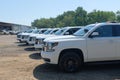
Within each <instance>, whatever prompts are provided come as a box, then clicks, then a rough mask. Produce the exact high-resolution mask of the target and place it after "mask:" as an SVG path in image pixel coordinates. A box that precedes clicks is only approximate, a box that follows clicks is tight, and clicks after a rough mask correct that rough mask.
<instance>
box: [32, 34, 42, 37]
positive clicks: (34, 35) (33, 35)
mask: <svg viewBox="0 0 120 80" xmlns="http://www.w3.org/2000/svg"><path fill="white" fill-rule="evenodd" d="M38 35H40V34H31V35H30V37H36V36H38Z"/></svg>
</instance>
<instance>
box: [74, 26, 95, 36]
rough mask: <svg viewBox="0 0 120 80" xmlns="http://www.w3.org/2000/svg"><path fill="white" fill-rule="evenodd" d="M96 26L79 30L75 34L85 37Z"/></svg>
mask: <svg viewBox="0 0 120 80" xmlns="http://www.w3.org/2000/svg"><path fill="white" fill-rule="evenodd" d="M94 26H95V24H92V25H87V26H86V27H84V28H82V29H80V30H78V31H77V32H75V33H74V35H75V36H84V35H85V34H86V33H87V32H88V31H90V30H91V29H92V28H93V27H94Z"/></svg>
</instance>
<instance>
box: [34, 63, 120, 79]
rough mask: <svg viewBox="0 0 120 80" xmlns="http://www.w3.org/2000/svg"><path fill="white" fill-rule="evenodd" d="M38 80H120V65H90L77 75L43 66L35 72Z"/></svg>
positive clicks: (51, 66) (53, 66)
mask: <svg viewBox="0 0 120 80" xmlns="http://www.w3.org/2000/svg"><path fill="white" fill-rule="evenodd" d="M33 75H34V77H35V78H36V79H38V80H120V63H119V64H97V65H96V64H89V65H85V66H84V68H83V69H82V70H81V71H79V72H76V73H65V72H62V71H60V70H59V68H58V66H57V65H51V64H41V65H39V66H37V67H35V69H34V70H33Z"/></svg>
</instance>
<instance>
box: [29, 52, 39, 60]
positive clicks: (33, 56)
mask: <svg viewBox="0 0 120 80" xmlns="http://www.w3.org/2000/svg"><path fill="white" fill-rule="evenodd" d="M29 57H30V58H31V59H36V60H40V59H41V55H40V53H33V54H30V55H29Z"/></svg>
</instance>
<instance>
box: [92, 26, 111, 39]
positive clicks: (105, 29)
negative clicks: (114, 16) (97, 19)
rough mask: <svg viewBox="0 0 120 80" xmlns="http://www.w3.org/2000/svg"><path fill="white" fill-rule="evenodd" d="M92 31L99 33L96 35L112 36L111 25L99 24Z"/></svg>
mask: <svg viewBox="0 0 120 80" xmlns="http://www.w3.org/2000/svg"><path fill="white" fill-rule="evenodd" d="M94 32H98V33H99V35H98V36H96V37H112V26H111V25H105V26H100V27H99V28H97V29H96V30H95V31H94Z"/></svg>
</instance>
